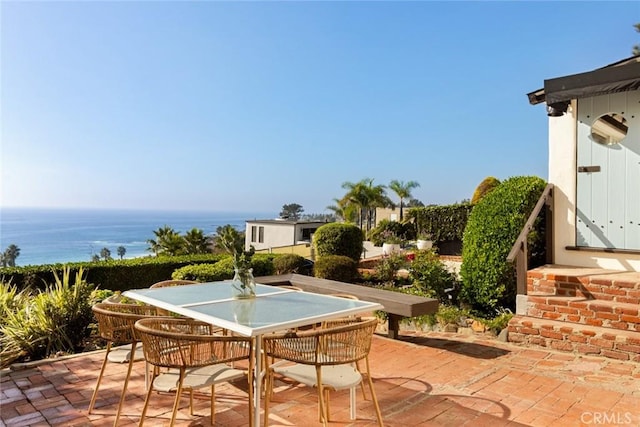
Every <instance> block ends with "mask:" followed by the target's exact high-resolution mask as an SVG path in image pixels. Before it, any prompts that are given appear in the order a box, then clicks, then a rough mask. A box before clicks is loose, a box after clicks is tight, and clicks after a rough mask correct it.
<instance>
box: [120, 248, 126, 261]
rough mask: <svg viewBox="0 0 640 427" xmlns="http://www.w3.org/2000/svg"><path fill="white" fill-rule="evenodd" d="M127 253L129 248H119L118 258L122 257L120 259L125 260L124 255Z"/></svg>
mask: <svg viewBox="0 0 640 427" xmlns="http://www.w3.org/2000/svg"><path fill="white" fill-rule="evenodd" d="M126 253H127V248H125V247H124V246H118V256H119V257H120V259H122V258H124V254H126Z"/></svg>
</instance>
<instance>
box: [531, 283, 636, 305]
mask: <svg viewBox="0 0 640 427" xmlns="http://www.w3.org/2000/svg"><path fill="white" fill-rule="evenodd" d="M571 279H575V280H576V282H574V281H571ZM577 280H578V279H577V278H568V280H565V281H557V280H548V279H537V278H530V279H529V280H528V286H527V291H528V293H529V294H532V293H538V294H547V295H559V296H566V297H582V298H587V299H600V300H605V301H616V302H623V303H629V304H640V283H635V282H623V281H619V282H616V281H613V282H612V281H606V280H598V279H592V280H591V281H589V280H586V283H580V282H579V281H577Z"/></svg>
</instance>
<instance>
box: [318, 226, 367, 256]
mask: <svg viewBox="0 0 640 427" xmlns="http://www.w3.org/2000/svg"><path fill="white" fill-rule="evenodd" d="M362 240H363V236H362V230H360V229H359V228H358V227H357V226H355V225H353V224H343V223H336V222H332V223H329V224H325V225H323V226H321V227H319V228H318V229H317V230H316V232H315V233H314V235H313V242H314V245H315V247H316V255H317V256H318V258H322V257H323V256H326V255H343V256H348V257H349V258H351V259H353V260H355V261H358V260H360V257H361V255H362V249H363V244H362Z"/></svg>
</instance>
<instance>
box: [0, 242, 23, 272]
mask: <svg viewBox="0 0 640 427" xmlns="http://www.w3.org/2000/svg"><path fill="white" fill-rule="evenodd" d="M19 256H20V248H19V247H17V246H16V245H14V244H13V243H12V244H10V245H9V246H7V249H5V250H4V252H3V253H2V257H0V261H1V262H2V266H3V267H15V266H16V258H18V257H19Z"/></svg>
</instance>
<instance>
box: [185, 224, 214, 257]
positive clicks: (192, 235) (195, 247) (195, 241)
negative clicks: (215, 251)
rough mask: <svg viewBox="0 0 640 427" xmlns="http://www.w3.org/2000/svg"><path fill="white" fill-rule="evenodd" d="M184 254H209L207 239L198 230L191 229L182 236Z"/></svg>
mask: <svg viewBox="0 0 640 427" xmlns="http://www.w3.org/2000/svg"><path fill="white" fill-rule="evenodd" d="M184 252H185V253H187V254H206V253H207V252H209V239H208V238H207V237H206V236H205V235H204V233H203V232H202V230H200V229H199V228H192V229H191V230H190V231H187V232H186V233H185V235H184Z"/></svg>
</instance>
